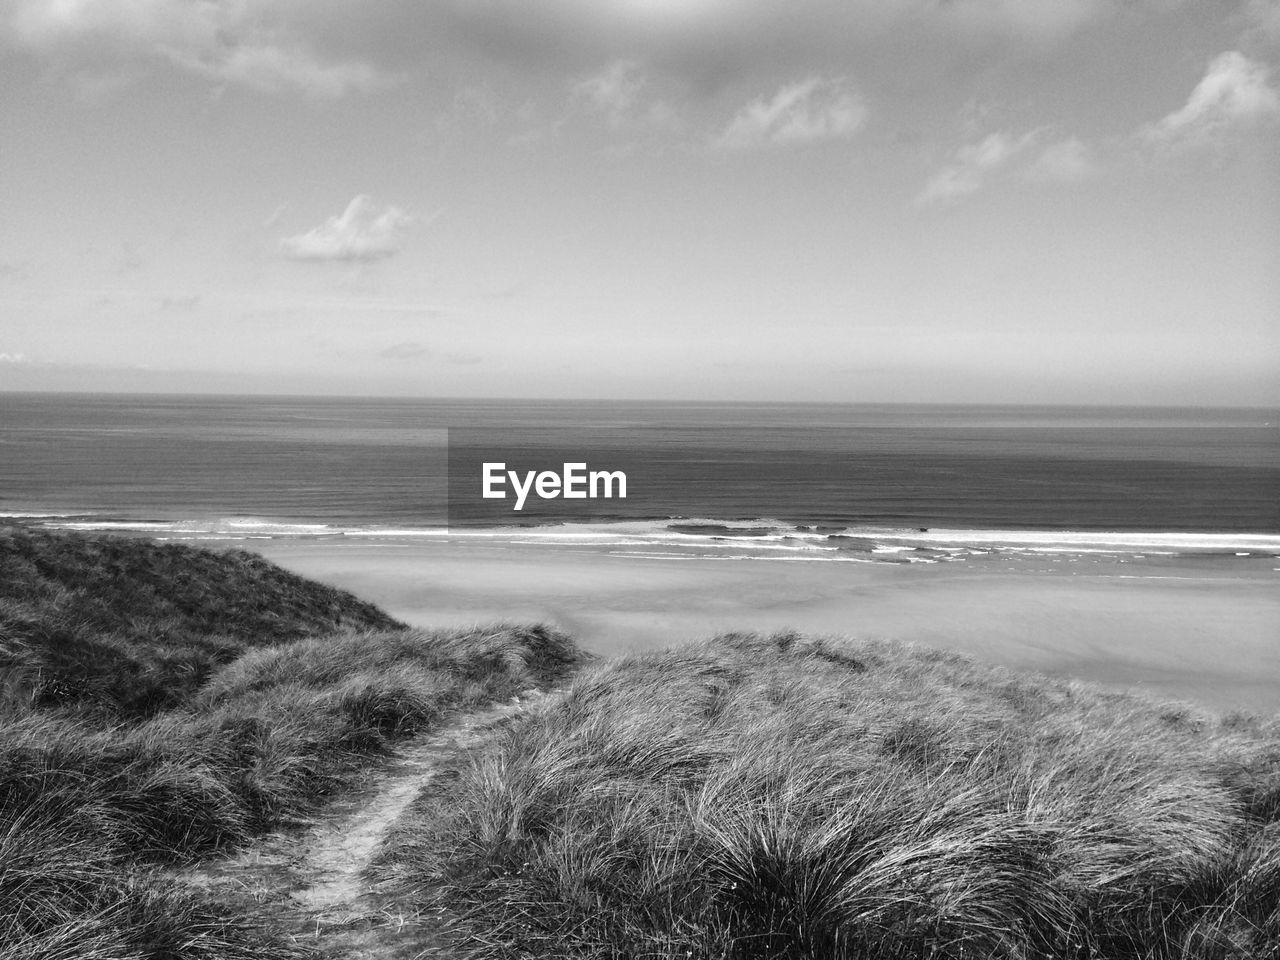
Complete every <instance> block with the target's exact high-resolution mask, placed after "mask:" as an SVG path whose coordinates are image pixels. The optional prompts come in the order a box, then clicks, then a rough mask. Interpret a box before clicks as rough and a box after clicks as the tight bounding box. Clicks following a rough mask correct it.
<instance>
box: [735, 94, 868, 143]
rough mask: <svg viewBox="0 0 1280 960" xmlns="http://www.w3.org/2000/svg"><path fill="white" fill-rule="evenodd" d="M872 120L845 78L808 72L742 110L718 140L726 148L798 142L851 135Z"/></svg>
mask: <svg viewBox="0 0 1280 960" xmlns="http://www.w3.org/2000/svg"><path fill="white" fill-rule="evenodd" d="M866 120H867V108H866V106H865V105H864V104H863V102H862V99H861V97H859V96H858V95H857V94H856V93H855V92H854V91H853V90H851V89H850V88H849V86H848V84H847V83H846V82H845V81H844V80H843V79H830V80H828V79H823V78H821V77H816V76H813V77H807V78H806V79H804V80H798V81H796V82H794V83H789V84H787V85H785V86H783V87H782V88H781V89H780V90H778V92H777V93H775V94H774V95H773V97H772V98H771V99H767V100H766V99H765V98H764V97H761V98H759V99H756V100H753V101H752V102H751V103H748V104H747V105H746V106H745V107H743V108H742V109H741V110H739V111H738V113H737V114H736V115H735V116H734V118H733V119H732V120H731V121H730V122H729V125H728V126H727V127H726V128H725V129H724V131H723V132H722V133H721V134H720V135H719V136H718V137H717V138H716V139H715V141H714V143H713V146H715V147H716V148H718V149H721V150H747V149H751V148H753V147H761V146H796V145H803V144H808V143H817V142H820V141H823V140H847V139H849V138H850V137H852V136H853V135H854V134H855V133H857V132H858V131H859V130H860V129H862V126H863V125H864V124H865V123H866Z"/></svg>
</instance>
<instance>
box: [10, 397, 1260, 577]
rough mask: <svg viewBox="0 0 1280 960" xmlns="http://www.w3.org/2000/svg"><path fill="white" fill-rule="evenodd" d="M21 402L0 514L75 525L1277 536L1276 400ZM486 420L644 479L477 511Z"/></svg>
mask: <svg viewBox="0 0 1280 960" xmlns="http://www.w3.org/2000/svg"><path fill="white" fill-rule="evenodd" d="M0 412H2V413H3V416H0V451H2V452H3V455H2V456H0V461H3V462H2V463H0V515H3V516H6V517H8V518H10V519H15V520H22V521H24V522H32V523H38V524H41V525H46V526H54V527H62V528H69V529H81V530H117V531H120V532H134V533H147V534H149V535H153V536H158V537H164V538H169V539H220V540H235V539H246V540H251V539H257V538H267V537H336V536H343V537H349V536H357V537H379V538H401V539H403V538H412V537H440V536H452V537H458V538H469V539H483V538H495V539H505V540H527V541H529V542H546V543H562V544H573V543H594V544H597V545H599V544H602V543H603V544H609V543H616V544H617V545H620V546H625V547H637V548H640V547H647V548H658V547H663V546H671V545H675V546H676V547H679V548H687V547H690V546H691V545H696V546H697V547H698V548H699V550H700V551H701V552H702V553H704V554H706V555H707V556H730V555H735V556H744V557H762V556H767V557H773V558H779V559H782V558H790V559H823V558H829V559H874V560H889V559H894V560H910V559H915V560H922V559H923V560H932V559H946V558H948V557H950V556H957V555H968V554H969V553H971V552H973V551H985V550H990V549H992V548H993V547H994V548H999V549H1010V550H1023V551H1039V552H1044V551H1064V550H1068V551H1080V552H1089V551H1104V552H1105V551H1126V552H1143V551H1145V552H1148V553H1153V554H1159V553H1178V552H1186V551H1192V552H1226V553H1233V554H1234V553H1239V552H1246V553H1247V552H1258V553H1263V554H1274V553H1276V552H1280V411H1277V410H1273V409H1265V408H1264V409H1250V408H1169V407H1146V408H1144V407H1067V406H1043V405H1038V406H994V405H937V404H920V405H915V404H912V405H897V404H811V403H806V404H786V403H741V404H734V403H678V402H639V401H606V402H601V401H536V400H535V401H513V400H428V399H401V398H355V399H351V398H312V397H266V396H252V397H228V396H178V395H119V394H110V395H106V394H96V395H94V394H51V393H42V394H34V393H33V394H15V393H8V394H0ZM481 437H482V438H483V447H484V449H485V450H486V451H496V452H495V453H493V454H492V455H493V456H504V458H505V459H511V460H512V461H513V462H514V463H528V464H531V465H533V464H536V465H539V466H545V465H546V464H548V463H558V462H559V461H560V460H561V459H562V458H569V457H573V458H577V457H587V458H590V459H591V461H592V465H593V466H594V465H596V464H599V465H601V466H606V467H613V466H617V465H618V464H619V463H626V464H628V465H630V469H631V471H632V473H631V487H632V492H631V495H630V496H629V497H628V498H627V499H626V500H620V499H611V500H600V501H592V502H589V503H586V504H581V505H580V507H582V509H579V510H578V511H577V512H576V513H575V514H574V515H572V516H565V515H563V513H557V512H555V511H552V510H548V509H545V508H533V509H529V510H528V511H527V512H522V513H515V512H512V511H508V512H507V513H506V514H501V515H495V513H494V511H493V505H492V504H491V502H490V503H486V504H485V507H486V509H485V510H483V511H482V510H479V509H473V507H475V506H476V504H477V503H478V501H470V502H468V503H462V502H461V501H462V500H463V499H466V498H460V497H459V495H458V493H457V490H458V486H457V484H458V483H459V478H458V477H456V476H455V477H453V478H450V476H449V473H450V457H449V454H450V452H451V451H450V448H451V447H455V448H456V447H458V446H459V445H460V443H461V441H462V440H465V442H466V443H467V444H469V445H471V446H473V447H474V446H476V444H478V443H479V442H480V441H478V440H477V439H476V438H481ZM504 451H506V453H505V455H504V453H503V452H504ZM486 455H488V454H486ZM457 464H458V461H457V459H456V458H455V459H454V462H453V466H454V468H455V472H456V471H457ZM451 480H452V483H453V484H454V487H453V495H452V497H451V496H450V493H451V488H450V483H451ZM467 482H468V483H470V480H468V481H467ZM478 482H479V480H478V477H477V478H476V483H477V484H478ZM654 555H655V557H659V556H661V555H662V554H661V551H660V550H656V549H655V552H654ZM788 555H790V556H788Z"/></svg>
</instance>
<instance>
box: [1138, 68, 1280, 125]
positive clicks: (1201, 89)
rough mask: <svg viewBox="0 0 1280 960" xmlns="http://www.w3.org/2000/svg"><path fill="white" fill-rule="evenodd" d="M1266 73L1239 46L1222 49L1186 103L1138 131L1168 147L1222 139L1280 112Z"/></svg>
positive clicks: (1279, 104)
mask: <svg viewBox="0 0 1280 960" xmlns="http://www.w3.org/2000/svg"><path fill="white" fill-rule="evenodd" d="M1269 76H1270V70H1268V68H1267V67H1266V66H1265V65H1264V64H1261V63H1256V62H1254V61H1252V60H1250V59H1249V58H1248V57H1246V56H1245V55H1244V54H1242V53H1240V52H1239V51H1236V50H1230V51H1228V52H1226V53H1223V54H1221V55H1219V56H1218V57H1216V58H1214V60H1213V62H1212V63H1210V64H1209V68H1208V70H1206V71H1205V75H1204V77H1203V78H1202V79H1201V80H1200V82H1199V83H1198V84H1196V88H1195V89H1194V90H1192V91H1191V96H1190V97H1188V99H1187V102H1186V104H1184V105H1183V106H1182V107H1181V108H1179V109H1177V110H1175V111H1173V112H1172V113H1170V114H1169V115H1168V116H1166V117H1164V119H1162V120H1160V121H1159V122H1157V123H1153V124H1149V125H1148V126H1146V127H1144V128H1143V129H1142V130H1141V131H1140V134H1141V135H1142V136H1143V137H1144V138H1145V139H1146V140H1148V141H1150V142H1152V143H1156V144H1161V145H1166V146H1171V147H1180V146H1198V145H1212V144H1218V143H1221V141H1222V139H1223V137H1225V136H1226V135H1228V134H1229V133H1230V132H1231V131H1232V130H1233V129H1236V128H1238V127H1243V126H1247V125H1249V124H1252V123H1255V122H1257V121H1259V120H1264V119H1268V118H1273V117H1276V116H1277V115H1280V96H1278V95H1277V93H1276V91H1275V89H1274V88H1272V87H1271V86H1270V84H1269V83H1268V82H1267V81H1268V79H1269Z"/></svg>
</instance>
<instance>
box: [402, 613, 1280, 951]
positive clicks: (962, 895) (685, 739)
mask: <svg viewBox="0 0 1280 960" xmlns="http://www.w3.org/2000/svg"><path fill="white" fill-rule="evenodd" d="M381 870H382V873H383V877H384V879H386V880H387V882H388V883H389V884H393V885H395V886H398V887H399V890H400V893H401V895H402V896H404V897H405V898H406V899H410V900H417V901H418V902H419V903H420V904H422V905H423V906H424V907H425V906H446V907H451V908H453V912H454V913H455V915H456V916H459V917H461V919H460V920H459V921H458V931H457V932H458V935H459V937H460V940H461V941H462V942H463V943H464V944H466V943H470V945H471V946H473V947H475V946H477V945H483V946H482V947H481V949H480V952H481V954H482V955H486V956H491V955H505V956H530V957H533V956H536V957H568V956H614V957H650V958H653V957H670V958H675V957H682V958H687V957H691V956H692V957H708V958H709V957H724V958H782V957H831V958H859V960H899V958H902V960H905V958H955V960H959V958H1008V960H1014V958H1017V960H1033V958H1035V960H1049V958H1063V960H1103V958H1105V960H1173V958H1178V960H1269V958H1271V960H1273V958H1276V957H1280V723H1278V722H1277V721H1275V720H1273V721H1269V722H1260V721H1255V720H1250V719H1247V718H1240V717H1237V718H1230V719H1226V720H1221V721H1219V720H1215V719H1212V718H1209V717H1202V716H1199V715H1197V714H1195V713H1194V712H1190V711H1188V710H1185V709H1181V708H1176V707H1160V706H1157V705H1153V704H1150V703H1147V702H1146V701H1142V700H1138V699H1135V698H1131V697H1128V696H1125V695H1120V694H1110V693H1102V692H1098V691H1097V690H1093V689H1090V688H1087V687H1083V686H1080V685H1073V684H1067V683H1061V682H1056V681H1050V680H1046V679H1038V678H1031V677H1021V676H1016V675H1013V674H1010V673H1008V672H1005V671H1002V670H998V669H994V668H987V667H983V666H979V665H976V664H974V663H971V662H969V661H966V660H964V659H962V658H959V657H956V656H952V655H948V654H943V653H939V652H935V651H927V650H916V649H913V648H909V647H900V646H893V645H888V644H875V643H871V644H860V645H838V644H835V643H833V642H823V641H818V640H808V639H804V638H800V637H797V636H795V635H793V634H782V635H778V636H775V637H771V638H762V637H757V636H741V635H737V636H728V637H723V638H720V639H718V640H716V641H714V642H712V643H709V644H706V645H703V646H700V647H684V648H680V649H677V650H672V651H668V652H665V653H661V654H656V655H651V656H646V657H637V658H631V659H626V660H621V661H616V662H613V663H610V664H607V665H605V666H602V667H600V668H597V669H595V670H593V671H590V672H589V673H587V674H584V675H582V676H580V677H579V679H577V680H576V681H575V683H574V685H573V686H572V688H571V689H570V691H569V693H568V695H567V696H566V697H565V698H564V699H563V700H562V701H560V702H558V703H554V704H551V705H549V706H547V707H545V708H543V710H542V711H541V712H540V713H538V714H535V715H534V716H533V717H531V718H530V719H528V720H527V721H525V722H524V723H522V724H520V725H517V726H515V727H513V728H512V729H510V730H509V731H508V732H507V733H506V734H505V739H503V740H501V741H499V742H498V743H497V744H496V745H495V746H493V747H492V748H491V749H490V750H488V751H487V752H486V753H484V754H483V755H482V756H481V757H480V758H479V759H478V760H476V761H475V762H474V764H473V765H472V766H471V767H470V768H469V769H467V770H465V771H464V773H463V775H462V777H461V778H460V779H459V780H458V781H457V782H456V784H454V785H453V787H452V788H451V789H450V790H449V792H447V793H445V794H443V795H439V796H435V797H430V798H428V797H424V798H421V799H420V801H419V802H418V804H417V805H416V806H415V807H414V808H413V810H412V811H411V815H410V816H409V817H408V818H406V819H405V820H404V821H403V822H402V824H401V825H400V826H399V828H398V831H397V833H396V834H394V835H393V836H392V837H390V838H389V840H388V842H387V845H386V846H385V848H384V854H383V863H382V867H381Z"/></svg>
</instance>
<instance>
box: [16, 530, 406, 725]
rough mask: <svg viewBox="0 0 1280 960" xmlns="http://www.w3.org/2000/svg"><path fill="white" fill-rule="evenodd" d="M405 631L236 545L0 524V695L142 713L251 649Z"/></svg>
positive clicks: (180, 696)
mask: <svg viewBox="0 0 1280 960" xmlns="http://www.w3.org/2000/svg"><path fill="white" fill-rule="evenodd" d="M397 626H401V624H398V623H397V622H396V621H395V620H393V619H392V618H391V617H389V616H387V615H386V614H385V613H383V612H382V611H380V610H378V609H377V608H376V607H373V606H371V605H370V604H367V603H365V602H363V601H361V600H358V599H356V598H355V597H353V596H352V595H351V594H349V593H346V592H344V591H341V590H336V589H334V588H332V587H328V586H324V585H323V584H318V583H313V582H311V581H309V580H304V579H303V578H301V577H298V576H295V575H294V574H291V573H289V572H287V571H285V570H282V569H280V568H279V567H277V566H274V565H273V564H271V563H268V562H267V561H266V560H264V559H262V558H261V557H259V556H256V555H255V554H251V553H244V552H241V551H234V552H224V553H213V552H210V551H207V550H197V549H193V548H191V547H186V546H182V545H179V544H160V543H153V542H151V541H146V540H137V539H124V538H119V537H109V536H79V535H66V534H57V533H50V532H44V531H37V530H22V529H15V530H10V531H7V532H6V531H0V676H2V677H3V678H4V679H3V681H0V683H2V684H3V687H0V693H7V698H8V699H9V700H14V699H18V698H19V695H23V696H25V697H26V698H28V699H30V700H31V701H33V702H34V704H35V705H37V706H42V707H47V706H68V705H77V706H94V707H96V708H99V709H103V710H107V711H110V712H112V713H115V714H118V715H121V716H142V715H145V714H149V713H154V712H156V711H157V710H161V709H165V708H167V707H172V706H175V705H177V704H179V703H181V702H183V700H184V699H185V698H186V697H187V696H188V695H190V694H191V693H192V692H193V691H194V690H195V689H196V688H197V687H198V686H199V685H200V684H201V683H203V682H204V680H205V679H207V678H208V676H209V675H210V674H211V673H212V672H213V670H214V669H216V668H217V667H218V666H219V665H220V664H225V663H229V662H230V661H231V660H233V659H235V658H236V657H237V656H238V655H239V654H241V653H242V652H244V651H245V650H247V649H250V648H252V647H256V646H263V645H269V644H275V643H280V642H283V641H287V640H296V639H299V638H302V637H306V636H314V635H317V634H322V633H329V632H332V631H335V630H345V629H378V628H381V629H386V628H391V627H397Z"/></svg>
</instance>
